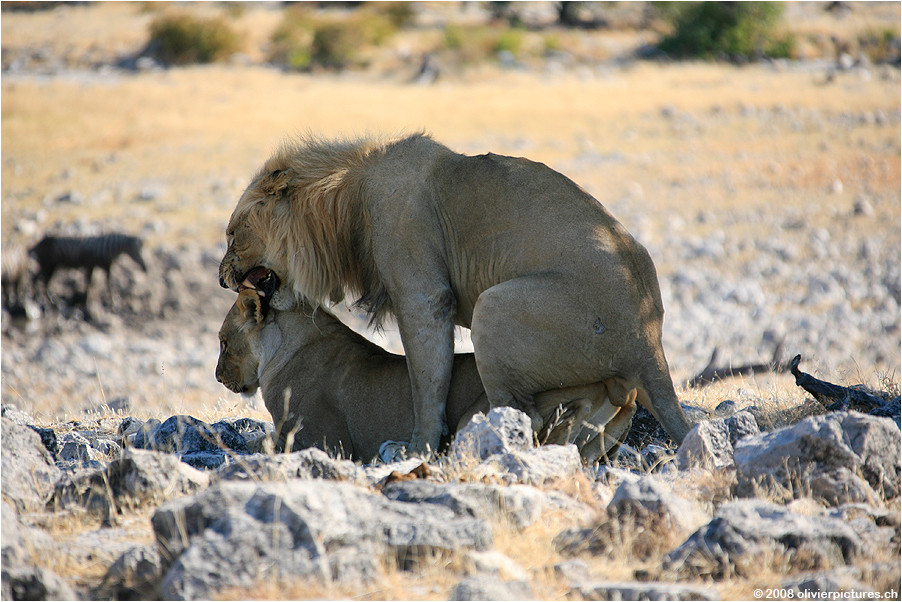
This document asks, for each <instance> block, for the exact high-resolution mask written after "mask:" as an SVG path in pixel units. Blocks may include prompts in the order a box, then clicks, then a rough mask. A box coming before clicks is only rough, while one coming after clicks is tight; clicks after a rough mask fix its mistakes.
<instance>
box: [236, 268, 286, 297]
mask: <svg viewBox="0 0 902 602" xmlns="http://www.w3.org/2000/svg"><path fill="white" fill-rule="evenodd" d="M278 288H279V277H278V276H277V275H276V273H275V272H273V271H272V270H270V269H269V268H265V267H263V266H257V267H255V268H253V269H251V271H249V272H248V273H247V274H245V275H244V278H242V279H241V284H239V285H238V287H237V288H236V292H239V293H240V292H241V291H243V290H245V289H252V290H255V291H257V292H258V293H259V294H260V295H261V296H263V297H272V294H273V293H274V292H276V289H278Z"/></svg>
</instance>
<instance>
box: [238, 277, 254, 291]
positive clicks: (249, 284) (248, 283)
mask: <svg viewBox="0 0 902 602" xmlns="http://www.w3.org/2000/svg"><path fill="white" fill-rule="evenodd" d="M241 286H243V287H245V288H252V289H254V290H257V287H256V286H254V283H253V282H251V281H250V278H245V280H244V282H242V283H241Z"/></svg>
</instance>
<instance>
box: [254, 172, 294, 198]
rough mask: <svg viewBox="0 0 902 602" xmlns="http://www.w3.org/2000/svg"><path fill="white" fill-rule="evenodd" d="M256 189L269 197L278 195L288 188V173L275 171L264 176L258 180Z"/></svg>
mask: <svg viewBox="0 0 902 602" xmlns="http://www.w3.org/2000/svg"><path fill="white" fill-rule="evenodd" d="M257 187H258V188H259V189H260V191H261V192H262V193H263V194H266V195H270V196H277V195H279V194H280V193H281V192H282V191H283V190H285V189H286V188H288V171H287V170H284V169H277V170H276V171H273V172H270V173H268V174H266V175H265V176H263V177H262V178H260V183H259V184H258V185H257Z"/></svg>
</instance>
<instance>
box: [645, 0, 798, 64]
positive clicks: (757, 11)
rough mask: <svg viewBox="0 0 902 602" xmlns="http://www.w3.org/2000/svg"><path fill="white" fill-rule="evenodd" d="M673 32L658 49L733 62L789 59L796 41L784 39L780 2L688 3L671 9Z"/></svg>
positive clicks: (678, 55)
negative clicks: (767, 57)
mask: <svg viewBox="0 0 902 602" xmlns="http://www.w3.org/2000/svg"><path fill="white" fill-rule="evenodd" d="M665 15H666V17H668V18H670V19H672V23H673V33H671V34H670V35H669V36H667V37H665V38H664V39H663V40H661V42H660V43H659V44H658V47H659V48H660V49H661V50H662V51H664V52H666V53H667V54H669V55H671V56H673V57H677V58H687V57H688V58H692V57H697V58H703V59H722V58H728V59H731V60H742V59H755V58H760V57H762V56H779V57H783V56H789V54H790V53H791V51H792V43H793V41H792V38H791V37H790V36H788V35H783V36H780V35H778V33H777V25H778V24H779V22H780V19H781V18H782V16H783V5H782V4H781V3H779V2H687V3H675V5H671V6H669V7H667V10H666V12H665Z"/></svg>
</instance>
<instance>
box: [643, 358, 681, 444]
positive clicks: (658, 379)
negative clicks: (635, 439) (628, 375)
mask: <svg viewBox="0 0 902 602" xmlns="http://www.w3.org/2000/svg"><path fill="white" fill-rule="evenodd" d="M661 355H662V357H661V358H660V360H659V361H657V362H654V363H653V364H651V365H649V366H648V368H647V369H646V371H645V372H644V373H643V374H642V375H641V376H640V380H641V381H642V386H641V387H640V388H639V390H638V394H637V401H638V402H639V403H641V404H642V406H643V407H645V409H647V410H648V411H649V412H651V413H652V415H653V416H654V417H655V418H656V419H657V420H658V422H660V423H661V426H663V427H664V430H666V431H667V434H668V435H670V438H671V439H673V440H674V442H676V443H677V444H680V443H682V441H683V439H684V438H685V437H686V433H688V432H689V429H691V428H692V424H691V423H690V422H689V420H688V419H687V418H686V414H685V413H684V412H683V408H682V407H681V406H680V400H679V398H677V395H676V390H674V388H673V381H672V380H671V378H670V370H669V369H668V368H667V360H665V359H664V357H663V354H661Z"/></svg>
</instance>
